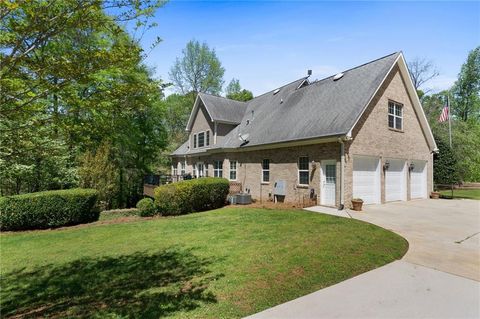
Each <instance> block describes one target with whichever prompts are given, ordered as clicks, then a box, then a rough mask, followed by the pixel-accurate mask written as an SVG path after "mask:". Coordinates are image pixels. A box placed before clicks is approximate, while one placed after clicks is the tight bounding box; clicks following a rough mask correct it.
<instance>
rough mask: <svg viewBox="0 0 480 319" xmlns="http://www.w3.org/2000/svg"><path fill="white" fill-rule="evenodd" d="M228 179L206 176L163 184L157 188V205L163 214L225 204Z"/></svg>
mask: <svg viewBox="0 0 480 319" xmlns="http://www.w3.org/2000/svg"><path fill="white" fill-rule="evenodd" d="M228 190H229V183H228V180H226V179H224V178H217V177H206V178H199V179H193V180H188V181H182V182H178V183H173V184H168V185H162V186H159V187H157V188H156V189H155V205H156V207H157V211H158V212H159V213H160V214H162V215H181V214H188V213H192V212H201V211H205V210H210V209H215V208H219V207H222V206H223V205H225V201H226V199H227V195H228Z"/></svg>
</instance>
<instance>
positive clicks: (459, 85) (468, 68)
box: [452, 47, 480, 121]
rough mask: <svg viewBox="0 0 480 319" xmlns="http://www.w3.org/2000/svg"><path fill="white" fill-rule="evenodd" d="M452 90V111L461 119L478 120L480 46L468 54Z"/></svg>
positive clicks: (479, 103) (479, 106)
mask: <svg viewBox="0 0 480 319" xmlns="http://www.w3.org/2000/svg"><path fill="white" fill-rule="evenodd" d="M452 91H453V95H454V97H455V104H454V105H453V108H452V113H453V114H454V115H456V116H457V117H458V118H459V119H461V120H463V121H468V119H470V118H474V119H475V120H480V47H476V48H475V49H473V50H472V51H470V53H469V54H468V58H467V61H466V62H465V63H464V64H463V65H462V69H461V70H460V74H459V75H458V80H457V81H456V82H455V85H454V86H453V89H452Z"/></svg>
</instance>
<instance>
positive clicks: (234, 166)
mask: <svg viewBox="0 0 480 319" xmlns="http://www.w3.org/2000/svg"><path fill="white" fill-rule="evenodd" d="M229 178H230V180H231V181H236V180H237V161H230V176H229Z"/></svg>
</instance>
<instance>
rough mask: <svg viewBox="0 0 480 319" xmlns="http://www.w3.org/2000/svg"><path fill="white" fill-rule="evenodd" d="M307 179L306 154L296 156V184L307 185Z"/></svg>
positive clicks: (308, 175)
mask: <svg viewBox="0 0 480 319" xmlns="http://www.w3.org/2000/svg"><path fill="white" fill-rule="evenodd" d="M309 179H310V172H309V169H308V156H300V157H299V158H298V184H300V185H308V180H309Z"/></svg>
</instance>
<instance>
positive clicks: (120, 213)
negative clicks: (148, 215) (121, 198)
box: [98, 208, 137, 221]
mask: <svg viewBox="0 0 480 319" xmlns="http://www.w3.org/2000/svg"><path fill="white" fill-rule="evenodd" d="M136 216H137V209H136V208H127V209H112V210H105V211H103V212H101V213H100V216H99V217H98V220H99V221H106V220H115V219H119V218H122V217H129V218H133V217H136Z"/></svg>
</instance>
